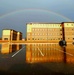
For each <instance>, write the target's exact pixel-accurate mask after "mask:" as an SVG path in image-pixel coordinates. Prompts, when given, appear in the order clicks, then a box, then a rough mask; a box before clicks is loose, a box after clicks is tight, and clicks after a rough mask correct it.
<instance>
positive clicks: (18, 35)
mask: <svg viewBox="0 0 74 75" xmlns="http://www.w3.org/2000/svg"><path fill="white" fill-rule="evenodd" d="M20 40H22V33H21V32H17V41H20ZM21 48H22V45H20V44H17V50H19V49H21Z"/></svg>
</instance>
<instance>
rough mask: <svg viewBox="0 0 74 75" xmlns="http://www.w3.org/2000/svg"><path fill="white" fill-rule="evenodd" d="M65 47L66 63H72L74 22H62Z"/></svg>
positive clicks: (73, 61) (73, 57)
mask: <svg viewBox="0 0 74 75" xmlns="http://www.w3.org/2000/svg"><path fill="white" fill-rule="evenodd" d="M62 25H63V27H64V39H65V40H66V42H67V46H66V62H68V63H74V22H63V23H62Z"/></svg>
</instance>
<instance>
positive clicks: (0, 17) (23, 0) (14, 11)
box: [0, 0, 74, 38]
mask: <svg viewBox="0 0 74 75" xmlns="http://www.w3.org/2000/svg"><path fill="white" fill-rule="evenodd" d="M73 14H74V0H0V37H1V36H2V29H14V30H17V31H21V32H22V33H23V38H24V37H26V23H29V22H65V21H74V15H73Z"/></svg>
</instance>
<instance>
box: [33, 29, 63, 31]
mask: <svg viewBox="0 0 74 75" xmlns="http://www.w3.org/2000/svg"><path fill="white" fill-rule="evenodd" d="M32 31H62V29H61V28H57V29H56V28H53V29H51V28H49V29H38V28H36V29H32Z"/></svg>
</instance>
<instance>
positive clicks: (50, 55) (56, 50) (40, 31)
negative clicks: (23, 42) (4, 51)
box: [26, 23, 64, 63]
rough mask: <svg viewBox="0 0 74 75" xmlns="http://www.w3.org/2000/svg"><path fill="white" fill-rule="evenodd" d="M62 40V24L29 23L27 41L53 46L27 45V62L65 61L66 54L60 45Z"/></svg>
mask: <svg viewBox="0 0 74 75" xmlns="http://www.w3.org/2000/svg"><path fill="white" fill-rule="evenodd" d="M60 40H63V34H62V24H61V23H27V41H33V42H34V41H46V42H50V43H51V44H35V45H27V46H26V61H27V62H29V63H30V62H47V61H49V62H50V61H51V62H61V61H63V60H64V54H63V52H62V48H61V47H60V46H59V43H58V42H59V41H60ZM52 43H55V44H52Z"/></svg>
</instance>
